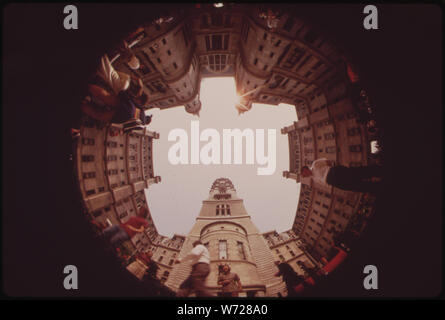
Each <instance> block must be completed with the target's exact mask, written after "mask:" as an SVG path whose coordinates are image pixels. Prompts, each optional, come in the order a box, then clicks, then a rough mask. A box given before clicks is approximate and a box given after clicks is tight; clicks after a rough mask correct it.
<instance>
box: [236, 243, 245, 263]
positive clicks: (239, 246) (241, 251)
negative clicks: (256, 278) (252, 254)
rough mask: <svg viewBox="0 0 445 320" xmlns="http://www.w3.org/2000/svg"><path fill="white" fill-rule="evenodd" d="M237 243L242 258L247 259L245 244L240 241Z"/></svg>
mask: <svg viewBox="0 0 445 320" xmlns="http://www.w3.org/2000/svg"><path fill="white" fill-rule="evenodd" d="M236 245H237V247H238V253H239V255H240V257H241V259H242V260H246V253H245V251H244V245H243V243H242V242H240V241H238V242H237V243H236Z"/></svg>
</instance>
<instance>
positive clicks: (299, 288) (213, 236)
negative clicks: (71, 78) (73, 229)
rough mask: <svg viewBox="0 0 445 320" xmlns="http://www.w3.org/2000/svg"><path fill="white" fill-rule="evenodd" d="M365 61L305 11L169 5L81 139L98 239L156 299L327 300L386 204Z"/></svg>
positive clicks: (122, 61)
mask: <svg viewBox="0 0 445 320" xmlns="http://www.w3.org/2000/svg"><path fill="white" fill-rule="evenodd" d="M353 61H354V60H353V57H351V56H350V55H349V54H348V52H347V51H346V50H343V49H341V48H339V47H338V46H337V45H336V43H335V42H334V41H333V40H332V39H331V38H329V37H328V36H326V35H324V34H323V33H322V32H320V30H319V29H318V28H317V26H316V25H312V24H311V23H310V21H307V19H305V18H303V17H301V16H299V12H298V5H292V6H290V5H288V6H283V5H271V4H261V5H255V6H254V5H248V4H226V3H215V4H190V5H183V6H180V7H178V8H175V7H174V6H165V7H162V10H159V12H156V14H155V18H153V19H148V20H147V21H146V22H145V23H143V24H141V25H140V26H139V27H138V28H136V29H134V30H129V32H128V34H127V36H126V37H125V38H123V39H116V46H115V47H113V48H109V50H107V51H106V52H104V53H103V55H102V56H101V58H100V59H99V61H97V69H96V71H95V72H94V73H93V74H91V76H90V78H89V79H86V86H85V87H86V90H85V94H84V98H83V99H82V101H79V108H80V109H81V112H82V117H81V119H80V127H78V128H72V136H73V144H74V150H75V152H74V155H73V160H74V161H73V162H74V163H75V172H76V179H77V181H78V186H79V190H80V195H81V199H80V201H81V202H82V207H83V211H84V212H83V214H84V216H85V217H86V219H88V221H89V222H90V223H91V228H92V231H93V232H95V233H96V234H97V241H100V242H102V243H103V247H104V250H108V251H110V252H112V253H113V254H115V255H116V257H117V258H118V259H119V260H120V262H121V264H122V268H123V269H125V272H129V273H130V274H131V275H132V276H133V277H134V278H135V279H137V281H139V282H140V283H141V284H143V285H144V286H145V287H146V288H147V292H148V295H150V296H159V297H226V298H227V297H283V298H284V297H304V296H306V295H308V294H312V295H313V294H316V292H317V288H318V287H319V286H320V285H322V284H323V283H324V282H325V281H326V279H328V278H329V277H330V276H331V274H334V273H335V272H336V270H337V269H340V268H341V267H342V263H343V262H344V261H345V260H346V259H349V256H353V255H354V252H355V251H356V250H360V247H359V246H356V245H355V244H356V243H358V242H359V239H360V237H361V236H362V235H363V232H364V231H365V230H366V226H367V224H368V222H369V221H370V219H372V217H373V215H374V214H376V202H377V201H378V199H379V195H380V194H382V192H383V183H384V177H383V136H382V129H381V128H380V126H379V125H380V124H379V123H378V121H377V118H376V109H377V108H378V106H375V105H374V104H373V101H372V97H369V96H368V93H367V90H366V88H365V87H364V86H363V84H362V81H361V77H362V75H361V74H360V66H359V65H356V64H355V63H354V62H353ZM79 85H81V84H79Z"/></svg>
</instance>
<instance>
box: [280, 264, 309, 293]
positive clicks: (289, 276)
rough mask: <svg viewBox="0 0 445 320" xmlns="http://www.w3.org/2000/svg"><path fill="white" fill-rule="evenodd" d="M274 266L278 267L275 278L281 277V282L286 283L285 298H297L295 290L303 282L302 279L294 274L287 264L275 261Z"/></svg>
mask: <svg viewBox="0 0 445 320" xmlns="http://www.w3.org/2000/svg"><path fill="white" fill-rule="evenodd" d="M275 265H276V266H277V267H278V272H277V273H276V274H275V277H280V276H281V277H283V281H284V282H285V283H286V288H287V296H288V297H296V296H298V293H297V292H296V290H295V288H296V287H297V286H298V285H299V284H301V283H303V282H304V277H303V276H301V275H299V274H298V273H296V272H295V271H294V269H292V267H291V266H290V265H289V264H288V263H287V262H279V261H276V262H275Z"/></svg>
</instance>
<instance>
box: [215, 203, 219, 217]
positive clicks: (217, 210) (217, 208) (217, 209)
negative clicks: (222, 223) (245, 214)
mask: <svg viewBox="0 0 445 320" xmlns="http://www.w3.org/2000/svg"><path fill="white" fill-rule="evenodd" d="M219 208H220V206H219V204H217V205H216V215H217V216H219Z"/></svg>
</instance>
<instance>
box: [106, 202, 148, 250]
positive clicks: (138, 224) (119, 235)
mask: <svg viewBox="0 0 445 320" xmlns="http://www.w3.org/2000/svg"><path fill="white" fill-rule="evenodd" d="M147 216H148V211H147V209H146V208H144V207H141V208H140V209H139V211H138V214H137V215H136V216H132V217H130V219H128V221H127V222H124V223H121V224H119V225H112V226H110V227H108V228H105V229H104V230H103V233H102V235H103V237H104V238H105V239H107V240H108V241H109V242H110V243H111V244H112V245H113V246H119V245H121V244H122V243H123V242H125V241H127V240H130V239H131V238H133V237H134V236H135V235H136V234H138V233H142V232H144V230H145V228H147V227H148V221H147Z"/></svg>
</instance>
